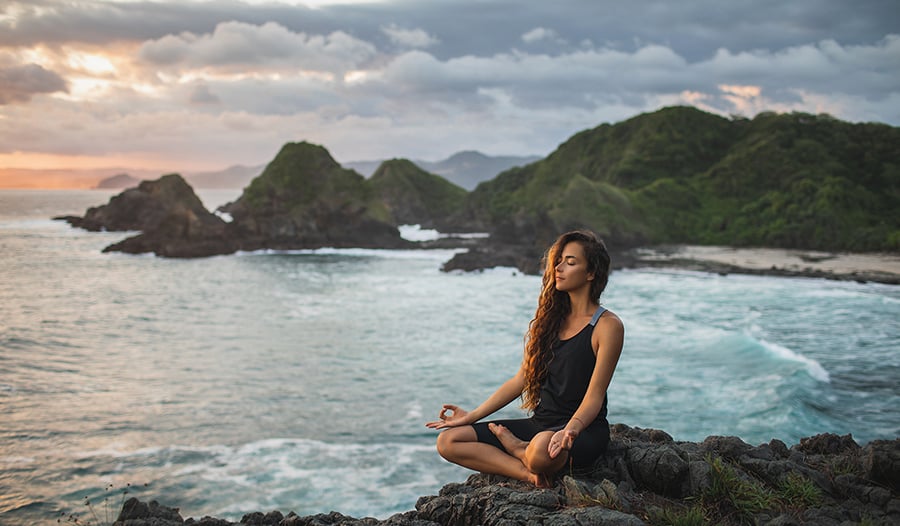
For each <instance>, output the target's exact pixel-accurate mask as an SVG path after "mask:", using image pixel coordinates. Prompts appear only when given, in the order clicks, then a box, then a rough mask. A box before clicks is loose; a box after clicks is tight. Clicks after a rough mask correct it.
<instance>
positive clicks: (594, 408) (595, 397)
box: [549, 312, 625, 458]
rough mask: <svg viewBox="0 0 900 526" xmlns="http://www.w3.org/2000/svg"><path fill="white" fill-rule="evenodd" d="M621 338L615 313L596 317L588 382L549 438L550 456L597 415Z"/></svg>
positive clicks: (567, 445)
mask: <svg viewBox="0 0 900 526" xmlns="http://www.w3.org/2000/svg"><path fill="white" fill-rule="evenodd" d="M624 341H625V327H624V326H623V325H622V320H620V319H619V317H618V316H616V315H615V314H613V313H612V312H608V314H606V315H604V316H603V317H601V318H600V319H599V320H597V325H596V326H595V327H594V332H593V333H592V336H591V345H592V346H593V348H594V352H595V353H596V356H597V361H596V363H595V364H594V371H593V373H592V374H591V381H590V383H589V384H588V389H587V392H586V393H585V395H584V399H582V400H581V405H579V406H578V409H577V410H576V411H575V414H574V415H572V418H571V419H569V422H568V423H567V424H566V427H565V428H564V429H562V430H560V431H557V434H559V437H554V438H555V439H554V440H551V441H550V446H549V447H550V451H549V453H550V458H556V456H557V455H559V452H560V451H561V450H563V449H570V448H571V447H572V442H574V440H575V437H577V436H578V434H579V433H581V431H582V430H583V429H584V428H585V427H587V426H588V425H589V424H590V423H591V422H593V421H594V419H595V418H597V415H598V414H600V410H601V409H602V408H603V401H604V399H605V398H606V390H607V388H609V383H610V382H611V381H612V377H613V373H614V372H615V370H616V365H617V364H618V363H619V356H620V355H621V354H622V345H623V343H624ZM556 439H558V440H556Z"/></svg>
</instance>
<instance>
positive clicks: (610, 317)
mask: <svg viewBox="0 0 900 526" xmlns="http://www.w3.org/2000/svg"><path fill="white" fill-rule="evenodd" d="M624 335H625V324H623V323H622V319H621V318H619V316H618V315H617V314H616V313H615V312H613V311H611V310H607V311H606V312H604V313H603V316H600V319H599V320H597V324H596V325H594V331H593V333H592V334H591V340H592V341H593V342H594V347H595V348H596V346H597V344H599V343H600V342H601V341H610V340H621V339H622V338H623V337H624Z"/></svg>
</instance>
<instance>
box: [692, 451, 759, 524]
mask: <svg viewBox="0 0 900 526" xmlns="http://www.w3.org/2000/svg"><path fill="white" fill-rule="evenodd" d="M706 461H707V463H709V466H710V468H711V469H710V474H711V479H712V480H711V484H710V487H709V488H708V489H707V490H706V491H705V492H704V493H703V495H702V496H701V501H702V502H703V504H704V505H705V506H708V507H711V508H714V509H716V510H717V511H718V514H719V515H720V516H722V517H723V518H725V519H728V518H731V517H733V518H734V519H737V521H738V522H740V523H742V524H750V523H752V522H753V517H754V516H755V515H756V514H757V513H759V512H761V511H763V510H768V509H772V508H774V507H775V504H776V499H775V496H774V495H773V494H772V492H771V491H769V489H767V488H766V487H765V486H764V485H763V484H762V483H761V482H759V481H757V480H754V479H751V478H745V477H741V476H740V474H739V473H738V471H737V470H736V469H735V468H734V467H732V466H731V465H729V464H726V463H725V462H724V461H723V460H722V459H721V458H720V457H714V458H713V457H712V456H708V457H707V459H706Z"/></svg>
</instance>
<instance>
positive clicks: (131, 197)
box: [55, 174, 209, 232]
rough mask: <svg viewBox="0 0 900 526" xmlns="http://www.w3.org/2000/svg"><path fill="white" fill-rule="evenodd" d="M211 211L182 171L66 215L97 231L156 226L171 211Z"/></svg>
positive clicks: (200, 213)
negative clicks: (180, 173) (82, 215)
mask: <svg viewBox="0 0 900 526" xmlns="http://www.w3.org/2000/svg"><path fill="white" fill-rule="evenodd" d="M173 213H175V214H180V213H190V214H193V215H195V216H198V217H200V216H203V215H206V214H209V211H207V210H206V208H205V207H204V206H203V203H202V202H201V201H200V198H198V197H197V195H196V194H195V193H194V190H193V189H192V188H191V187H190V186H189V185H188V184H187V183H186V182H185V180H184V179H183V178H182V177H181V176H180V175H178V174H169V175H164V176H162V177H160V178H159V179H157V180H155V181H143V182H141V183H140V184H139V185H138V186H137V187H136V188H129V189H128V190H125V191H124V192H122V193H120V194H118V195H115V196H113V197H112V198H111V199H110V200H109V203H107V204H105V205H102V206H97V207H92V208H89V209H88V210H87V212H86V213H85V214H84V217H77V216H64V217H57V218H55V219H62V220H65V221H66V222H67V223H69V224H70V225H72V226H74V227H78V228H83V229H85V230H90V231H93V232H99V231H101V230H107V231H111V232H114V231H125V230H142V231H146V230H153V229H154V228H156V227H157V226H158V225H159V224H160V223H162V222H163V220H164V219H165V218H166V217H168V216H169V215H170V214H173Z"/></svg>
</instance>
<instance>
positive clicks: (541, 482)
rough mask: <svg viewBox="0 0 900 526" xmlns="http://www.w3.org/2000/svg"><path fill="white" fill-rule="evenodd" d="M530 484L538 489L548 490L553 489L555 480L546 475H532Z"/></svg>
mask: <svg viewBox="0 0 900 526" xmlns="http://www.w3.org/2000/svg"><path fill="white" fill-rule="evenodd" d="M528 482H531V483H532V484H534V485H535V486H536V487H538V488H544V489H546V488H552V487H553V479H552V478H551V477H550V476H549V475H546V474H544V473H532V474H531V478H530V480H529V481H528Z"/></svg>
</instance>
